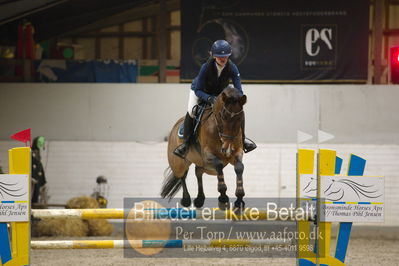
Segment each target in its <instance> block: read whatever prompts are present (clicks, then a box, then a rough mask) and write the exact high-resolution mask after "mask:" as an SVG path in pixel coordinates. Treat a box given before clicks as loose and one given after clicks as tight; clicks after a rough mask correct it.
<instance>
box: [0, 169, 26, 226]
mask: <svg viewBox="0 0 399 266" xmlns="http://www.w3.org/2000/svg"><path fill="white" fill-rule="evenodd" d="M28 192H29V176H28V175H0V222H26V221H29V193H28Z"/></svg>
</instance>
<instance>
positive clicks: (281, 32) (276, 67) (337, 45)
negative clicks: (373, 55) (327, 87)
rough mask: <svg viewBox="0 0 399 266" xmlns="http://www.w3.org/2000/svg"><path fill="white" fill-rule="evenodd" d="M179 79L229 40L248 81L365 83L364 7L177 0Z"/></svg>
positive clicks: (332, 0) (304, 1)
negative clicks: (216, 45)
mask: <svg viewBox="0 0 399 266" xmlns="http://www.w3.org/2000/svg"><path fill="white" fill-rule="evenodd" d="M181 14H182V15H181V16H182V22H181V24H182V26H181V28H182V30H181V33H182V53H181V79H182V81H188V80H191V79H193V78H194V77H195V76H196V75H197V73H198V71H199V68H200V65H201V64H202V63H204V62H205V61H206V59H207V58H208V57H209V50H210V47H211V45H212V43H213V42H214V41H215V40H218V39H225V40H227V41H228V42H229V43H230V44H231V45H232V47H233V54H232V56H231V59H232V60H233V62H235V63H236V64H237V66H238V68H239V70H240V72H241V78H242V80H244V81H248V82H251V81H252V82H256V81H259V82H275V83H278V82H298V83H301V82H303V83H305V82H318V83H321V82H326V83H338V82H348V83H352V82H353V83H361V82H366V81H367V69H368V32H369V28H368V25H369V1H364V0H351V1H345V0H328V1H327V0H324V1H320V0H318V1H315V0H297V1H292V0H269V1H265V0H250V1H244V0H235V1H225V0H219V1H216V0H201V1H191V0H182V2H181Z"/></svg>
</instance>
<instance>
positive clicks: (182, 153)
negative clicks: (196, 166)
mask: <svg viewBox="0 0 399 266" xmlns="http://www.w3.org/2000/svg"><path fill="white" fill-rule="evenodd" d="M187 151H188V145H187V144H186V143H183V144H180V145H179V146H178V147H177V148H176V149H175V150H174V151H173V154H174V155H176V156H179V157H180V158H182V159H186V155H187Z"/></svg>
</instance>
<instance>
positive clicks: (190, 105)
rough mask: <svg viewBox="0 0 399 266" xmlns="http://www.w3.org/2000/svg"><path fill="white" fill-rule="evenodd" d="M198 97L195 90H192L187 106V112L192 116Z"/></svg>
mask: <svg viewBox="0 0 399 266" xmlns="http://www.w3.org/2000/svg"><path fill="white" fill-rule="evenodd" d="M198 99H199V98H198V97H197V95H195V92H194V91H193V90H190V95H189V97H188V106H187V112H188V114H189V115H190V116H191V118H194V114H193V109H194V106H196V105H197V104H198Z"/></svg>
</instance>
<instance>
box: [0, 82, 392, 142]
mask: <svg viewBox="0 0 399 266" xmlns="http://www.w3.org/2000/svg"><path fill="white" fill-rule="evenodd" d="M189 87H190V85H189V84H71V83H69V84H55V83H1V84H0V129H1V130H0V139H8V136H9V135H11V134H12V133H14V132H16V131H18V130H20V129H24V128H28V127H31V128H32V130H33V134H34V135H43V136H46V137H47V138H48V139H50V140H73V141H162V140H164V138H165V137H166V136H167V135H168V132H169V130H170V128H171V127H172V125H173V124H174V122H175V121H176V120H177V119H178V118H179V117H180V116H183V115H184V114H185V112H186V106H187V100H188V93H189ZM243 87H244V91H245V93H246V94H247V96H248V103H247V105H246V106H245V113H246V118H247V119H246V120H247V123H246V124H247V135H248V136H249V137H250V138H252V139H254V140H255V141H257V142H264V143H295V141H296V130H297V129H300V130H303V131H305V132H308V133H311V134H314V133H315V132H316V131H317V128H320V129H322V130H325V131H327V132H330V133H332V134H334V135H335V136H336V139H335V141H334V142H335V143H363V144H399V116H398V115H397V114H398V113H399V104H398V99H399V86H395V85H392V86H375V85H244V86H243Z"/></svg>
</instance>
